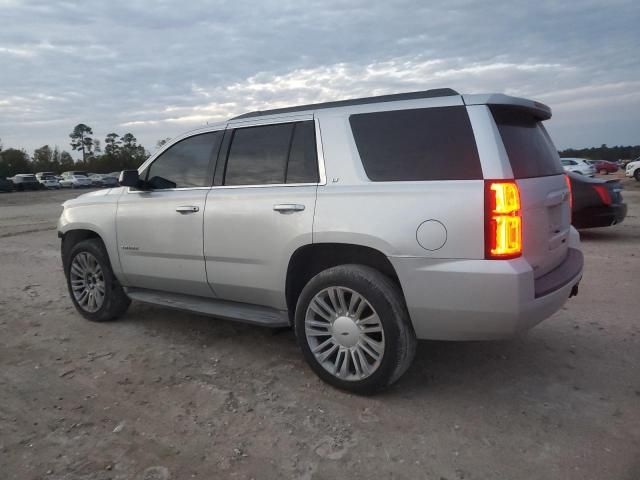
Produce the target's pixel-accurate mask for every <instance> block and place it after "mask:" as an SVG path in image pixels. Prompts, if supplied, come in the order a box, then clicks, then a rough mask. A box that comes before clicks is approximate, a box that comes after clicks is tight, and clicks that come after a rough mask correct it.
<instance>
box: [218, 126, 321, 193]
mask: <svg viewBox="0 0 640 480" xmlns="http://www.w3.org/2000/svg"><path fill="white" fill-rule="evenodd" d="M317 181H318V160H317V156H316V143H315V129H314V124H313V121H306V122H297V123H281V124H277V125H264V126H257V127H247V128H238V129H236V130H235V131H234V133H233V139H232V141H231V147H230V148H229V156H228V160H227V166H226V172H225V178H224V184H225V185H270V184H271V185H272V184H285V183H316V182H317Z"/></svg>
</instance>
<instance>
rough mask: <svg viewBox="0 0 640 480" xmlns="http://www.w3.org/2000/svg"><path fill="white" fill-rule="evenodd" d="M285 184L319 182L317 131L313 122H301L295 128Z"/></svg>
mask: <svg viewBox="0 0 640 480" xmlns="http://www.w3.org/2000/svg"><path fill="white" fill-rule="evenodd" d="M285 182H286V183H317V182H318V156H317V149H316V130H315V127H314V124H313V122H312V121H309V122H300V123H297V124H296V125H295V127H294V130H293V140H292V141H291V151H290V152H289V163H288V165H287V173H286V178H285Z"/></svg>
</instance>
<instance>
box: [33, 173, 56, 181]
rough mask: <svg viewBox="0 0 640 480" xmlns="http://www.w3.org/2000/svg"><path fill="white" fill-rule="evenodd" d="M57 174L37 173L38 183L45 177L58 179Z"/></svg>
mask: <svg viewBox="0 0 640 480" xmlns="http://www.w3.org/2000/svg"><path fill="white" fill-rule="evenodd" d="M56 176H57V175H56V174H55V172H36V178H37V179H38V181H40V180H42V179H43V178H44V177H54V178H55V177H56Z"/></svg>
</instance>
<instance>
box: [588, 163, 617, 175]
mask: <svg viewBox="0 0 640 480" xmlns="http://www.w3.org/2000/svg"><path fill="white" fill-rule="evenodd" d="M587 161H588V162H589V164H591V165H592V166H593V167H594V168H595V169H596V172H598V173H601V174H603V175H608V174H610V173H616V172H617V171H618V164H617V163H615V162H608V161H606V160H587Z"/></svg>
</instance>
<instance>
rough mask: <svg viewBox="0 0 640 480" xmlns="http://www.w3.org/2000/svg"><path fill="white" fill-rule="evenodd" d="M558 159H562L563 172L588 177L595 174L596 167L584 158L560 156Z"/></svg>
mask: <svg viewBox="0 0 640 480" xmlns="http://www.w3.org/2000/svg"><path fill="white" fill-rule="evenodd" d="M560 160H562V168H564V171H565V172H573V173H577V174H579V175H587V176H589V177H593V176H594V175H595V174H596V167H594V166H593V165H591V164H590V163H589V162H588V161H587V160H585V159H584V158H561V159H560Z"/></svg>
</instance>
